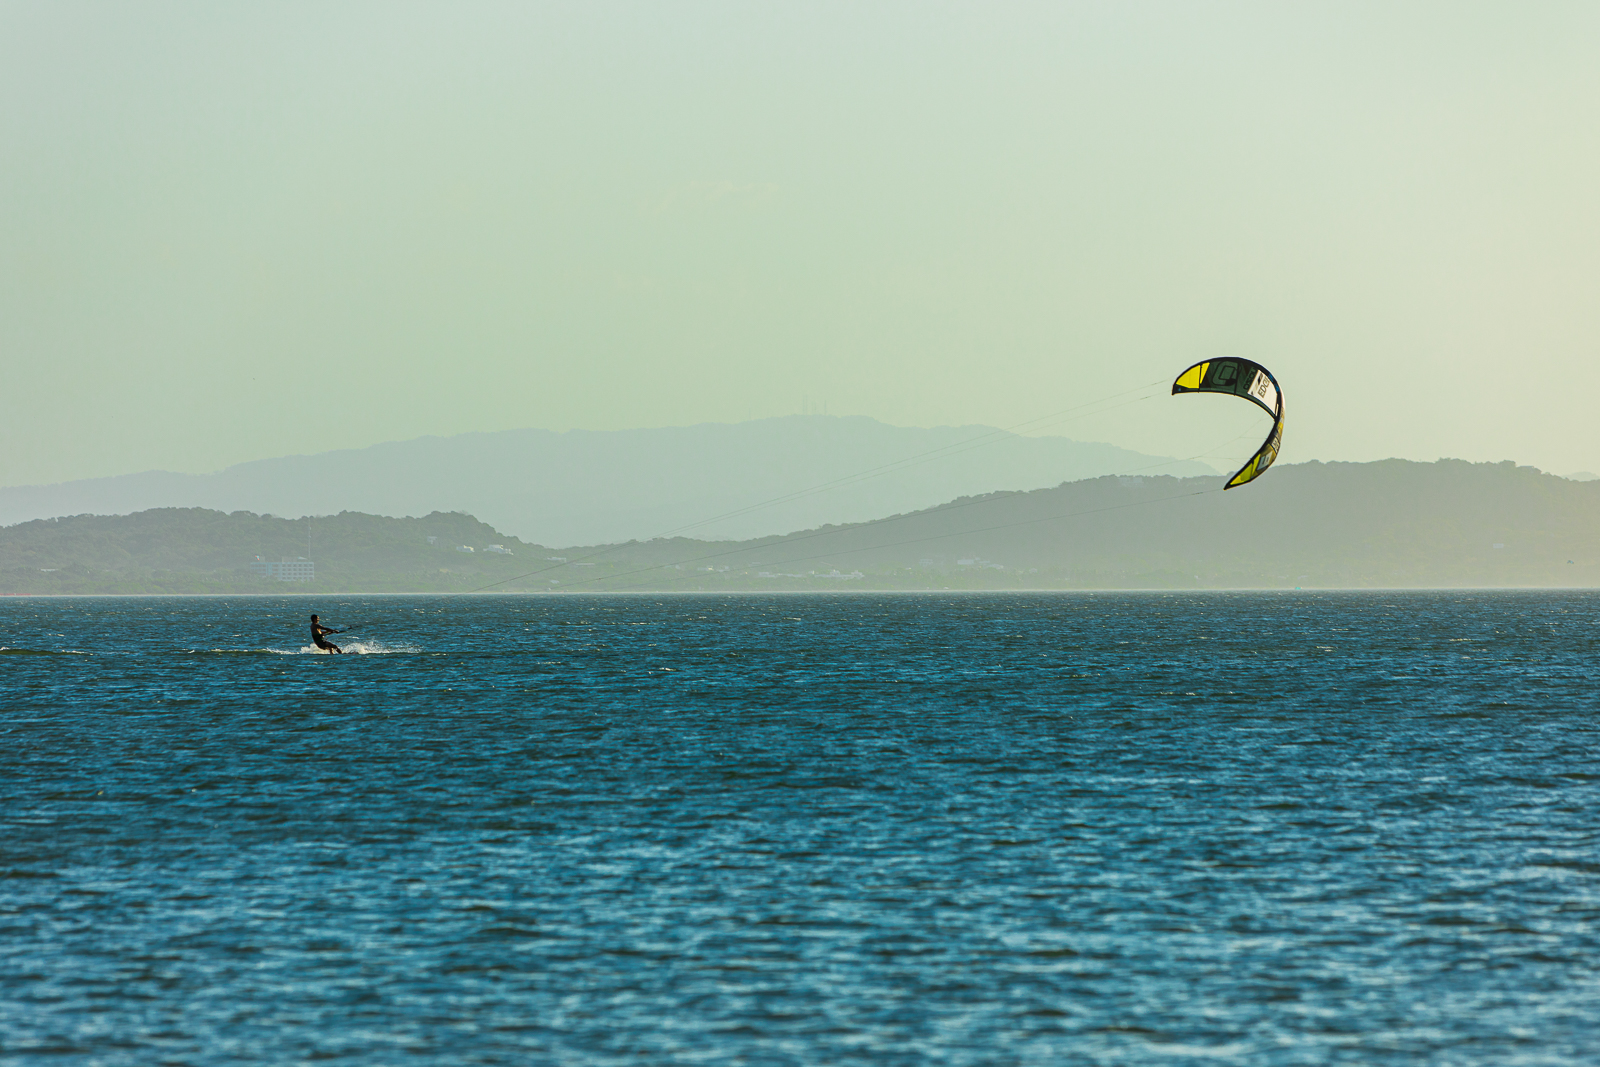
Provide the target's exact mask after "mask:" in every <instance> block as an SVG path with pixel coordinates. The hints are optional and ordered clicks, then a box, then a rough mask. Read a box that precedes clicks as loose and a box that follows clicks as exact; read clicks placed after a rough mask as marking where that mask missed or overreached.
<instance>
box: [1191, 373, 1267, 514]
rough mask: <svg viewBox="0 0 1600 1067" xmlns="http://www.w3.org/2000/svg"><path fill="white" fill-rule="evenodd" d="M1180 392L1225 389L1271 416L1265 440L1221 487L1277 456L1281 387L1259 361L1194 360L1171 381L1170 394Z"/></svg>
mask: <svg viewBox="0 0 1600 1067" xmlns="http://www.w3.org/2000/svg"><path fill="white" fill-rule="evenodd" d="M1179 393H1227V394H1229V395H1231V396H1239V397H1243V398H1244V399H1246V400H1248V401H1250V402H1251V403H1253V404H1257V405H1259V406H1260V408H1261V410H1263V411H1265V412H1266V413H1267V414H1268V415H1271V416H1272V429H1271V431H1270V432H1268V434H1267V439H1266V441H1264V442H1263V443H1262V445H1261V447H1260V448H1258V449H1256V454H1255V455H1253V456H1251V457H1250V461H1249V462H1248V463H1246V464H1245V465H1244V466H1242V467H1240V468H1239V470H1238V473H1236V474H1235V475H1234V476H1233V477H1232V478H1229V479H1228V484H1227V485H1225V486H1223V487H1222V488H1224V489H1232V488H1233V487H1234V486H1236V485H1243V484H1245V483H1246V482H1251V481H1254V480H1255V479H1257V478H1259V477H1261V476H1262V475H1263V474H1265V473H1266V471H1267V468H1268V467H1270V466H1272V461H1273V460H1275V459H1277V458H1278V449H1279V448H1280V447H1281V446H1282V445H1283V391H1282V390H1281V389H1279V388H1278V379H1276V378H1274V377H1273V376H1272V372H1271V371H1269V370H1267V368H1265V367H1263V366H1262V365H1261V364H1259V363H1253V362H1251V361H1250V360H1248V359H1211V360H1206V361H1205V362H1203V363H1196V364H1195V365H1194V366H1192V367H1190V368H1189V369H1188V370H1186V371H1184V372H1183V373H1182V374H1180V375H1178V380H1177V381H1175V382H1173V383H1172V395H1173V396H1177V395H1178V394H1179Z"/></svg>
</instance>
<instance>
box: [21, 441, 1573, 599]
mask: <svg viewBox="0 0 1600 1067" xmlns="http://www.w3.org/2000/svg"><path fill="white" fill-rule="evenodd" d="M1221 484H1222V480H1221V479H1219V478H1186V479H1184V478H1166V477H1156V478H1140V477H1122V478H1118V477H1107V478H1096V479H1090V480H1087V481H1079V482H1071V483H1067V484H1065V485H1062V486H1059V487H1057V488H1054V489H1042V490H1036V491H1033V492H1017V493H995V494H990V495H988V496H982V497H968V498H963V499H960V500H955V501H951V502H950V503H948V504H944V505H941V506H940V507H937V508H932V509H928V510H925V511H919V512H913V513H908V514H904V515H896V516H887V517H885V518H883V519H879V520H876V521H873V522H867V523H855V524H850V525H844V526H830V527H823V528H820V529H817V530H811V531H807V532H804V533H801V534H796V535H791V536H787V537H769V538H758V539H755V540H750V541H736V542H735V541H725V542H707V541H696V540H691V539H688V538H672V539H658V540H653V541H647V542H628V543H624V544H619V545H610V546H594V547H589V548H563V549H560V550H556V549H551V548H547V547H543V546H538V545H528V544H524V543H523V542H521V541H518V540H517V539H516V538H513V537H509V536H507V535H504V534H501V533H499V532H497V531H496V530H494V529H493V528H492V527H490V526H488V525H486V524H484V523H482V522H479V521H478V520H476V519H474V518H472V517H471V516H468V515H463V514H459V513H450V514H445V513H438V512H436V513H434V514H432V515H428V516H426V517H423V518H415V519H412V518H407V519H394V518H382V517H379V516H373V515H365V514H359V513H355V512H343V513H341V514H338V515H334V516H328V517H323V518H316V519H295V520H287V519H278V518H273V517H271V516H258V515H254V514H251V513H248V512H234V513H232V514H223V513H221V512H216V511H206V510H202V509H160V510H154V511H145V512H140V513H138V514H135V515H129V516H122V517H105V516H89V515H81V516H75V517H72V518H66V519H57V520H45V521H35V522H28V523H22V524H19V525H16V526H11V527H7V528H4V529H0V592H10V593H48V592H61V593H94V592H252V591H254V592H278V593H282V592H293V591H299V590H304V591H307V592H322V591H339V590H345V591H351V592H357V591H395V592H403V591H415V592H426V591H467V590H472V589H478V588H481V587H485V586H491V585H492V586H493V587H494V588H496V589H499V590H508V591H510V590H533V589H544V590H550V589H556V590H580V591H598V590H652V589H658V590H692V589H704V590H735V589H863V588H877V589H946V588H950V589H958V588H972V589H995V588H1000V589H1005V588H1011V589H1017V588H1039V589H1075V588H1172V589H1183V588H1191V589H1192V588H1283V587H1291V588H1292V587H1297V586H1298V587H1306V588H1318V587H1320V588H1372V587H1474V586H1477V587H1506V586H1584V587H1587V586H1600V482H1575V481H1569V480H1567V479H1564V478H1557V477H1554V476H1552V475H1547V474H1542V473H1540V472H1539V471H1537V470H1534V469H1533V468H1530V467H1517V466H1515V465H1514V464H1510V463H1500V464H1488V463H1479V464H1472V463H1464V462H1460V461H1454V460H1443V461H1440V462H1438V463H1411V462H1406V461H1402V460H1386V461H1383V462H1380V463H1329V464H1322V463H1305V464H1299V465H1293V466H1289V465H1286V466H1282V467H1279V468H1276V469H1274V470H1273V471H1272V472H1271V473H1270V474H1269V475H1268V476H1266V477H1264V478H1262V479H1260V480H1259V481H1257V482H1255V483H1253V484H1251V485H1249V486H1245V487H1243V488H1240V489H1236V490H1232V491H1229V492H1226V493H1224V492H1221V491H1220V487H1221ZM430 538H431V539H432V540H431V541H430ZM494 545H499V546H501V547H502V548H503V549H504V550H505V551H504V552H494V551H491V546H494ZM466 548H471V549H473V551H472V552H466V551H464V549H466ZM257 556H261V557H264V558H266V559H268V560H276V559H283V558H288V559H295V558H300V557H305V558H309V559H311V560H314V561H315V564H316V580H315V581H314V582H310V583H286V582H280V581H278V580H277V579H275V578H263V577H259V576H256V575H253V574H251V573H250V561H251V560H253V559H255V558H256V557H257Z"/></svg>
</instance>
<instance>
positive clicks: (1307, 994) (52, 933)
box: [0, 591, 1600, 1067]
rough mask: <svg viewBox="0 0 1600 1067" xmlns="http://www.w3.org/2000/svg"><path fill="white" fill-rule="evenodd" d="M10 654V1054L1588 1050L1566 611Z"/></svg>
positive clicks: (186, 621) (1319, 598)
mask: <svg viewBox="0 0 1600 1067" xmlns="http://www.w3.org/2000/svg"><path fill="white" fill-rule="evenodd" d="M313 611H316V612H319V613H320V614H321V615H322V617H323V621H324V622H325V623H327V624H329V625H333V626H351V627H352V631H351V633H350V634H347V635H343V636H339V637H335V638H333V640H335V641H338V642H341V643H344V644H345V645H346V648H347V653H348V654H346V655H342V656H331V655H322V654H312V653H314V651H315V650H314V649H312V648H311V647H310V645H309V634H308V622H307V616H308V615H309V614H310V613H311V612H313ZM0 645H4V646H6V647H5V648H4V649H0V731H3V745H0V1062H4V1063H6V1064H35V1063H38V1064H45V1063H49V1064H94V1065H123V1064H127V1065H134V1064H138V1065H145V1064H218V1065H220V1064H240V1063H284V1064H299V1063H310V1062H312V1061H321V1060H332V1061H336V1062H340V1063H348V1064H441V1065H442V1064H452V1065H453V1064H583V1065H591V1064H601V1065H604V1064H621V1063H627V1064H641V1063H643V1064H760V1065H765V1064H828V1065H835V1064H863V1065H865V1064H873V1065H883V1064H890V1065H894V1064H960V1065H969V1064H970V1065H979V1064H983V1065H990V1064H1107V1065H1112V1064H1115V1065H1142V1064H1163V1065H1173V1064H1189V1063H1197V1064H1199V1063H1227V1064H1247V1065H1254V1064H1261V1065H1268V1064H1271V1065H1278V1064H1285V1065H1287V1064H1366V1065H1370V1064H1441V1065H1442V1064H1450V1065H1458V1064H1486V1065H1487V1064H1493V1065H1497V1067H1503V1065H1518V1064H1593V1063H1596V1062H1600V848H1597V846H1600V724H1597V712H1600V594H1597V593H1595V592H1548V591H1540V592H1361V593H1317V592H1309V591H1308V592H1271V593H1201V594H1194V593H1172V594H1166V593H1138V594H1135V593H1083V594H1037V595H1034V594H972V595H960V594H922V595H877V594H835V595H737V596H721V595H693V594H684V595H631V596H628V595H617V596H577V595H556V594H550V595H527V596H478V597H427V596H417V597H402V596H389V597H356V596H324V597H302V596H284V597H216V598H141V597H125V598H60V599H44V598H5V599H3V600H0Z"/></svg>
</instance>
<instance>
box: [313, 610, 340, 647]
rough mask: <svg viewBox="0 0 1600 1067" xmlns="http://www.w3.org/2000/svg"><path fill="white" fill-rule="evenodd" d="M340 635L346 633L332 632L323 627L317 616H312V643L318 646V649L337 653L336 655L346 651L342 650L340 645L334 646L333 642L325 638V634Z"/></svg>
mask: <svg viewBox="0 0 1600 1067" xmlns="http://www.w3.org/2000/svg"><path fill="white" fill-rule="evenodd" d="M339 633H344V631H343V630H330V629H328V627H326V626H324V625H322V624H321V623H320V622H318V621H317V617H316V616H315V615H313V616H311V643H312V644H314V645H316V646H317V647H318V648H325V649H327V650H328V651H329V652H335V653H338V652H343V651H344V649H342V648H340V647H339V646H338V645H336V644H334V643H333V642H332V641H329V640H328V639H327V638H326V637H324V636H323V634H339Z"/></svg>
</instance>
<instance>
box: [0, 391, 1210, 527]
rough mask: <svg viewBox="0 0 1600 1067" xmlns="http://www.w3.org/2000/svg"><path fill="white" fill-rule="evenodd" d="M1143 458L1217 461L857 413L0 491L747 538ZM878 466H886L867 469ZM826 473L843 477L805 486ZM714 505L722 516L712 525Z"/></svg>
mask: <svg viewBox="0 0 1600 1067" xmlns="http://www.w3.org/2000/svg"><path fill="white" fill-rule="evenodd" d="M1152 467H1158V468H1160V469H1163V470H1170V471H1172V472H1174V473H1179V474H1196V475H1198V474H1210V473H1214V471H1213V470H1212V468H1211V467H1209V466H1208V465H1207V464H1204V463H1198V462H1195V461H1192V460H1189V461H1180V460H1173V459H1170V458H1168V457H1160V456H1149V455H1145V454H1142V453H1138V452H1132V451H1129V450H1127V449H1122V448H1117V447H1116V446H1113V445H1106V444H1098V443H1093V442H1082V441H1073V440H1071V439H1069V438H1064V437H1021V436H1019V435H1016V434H1012V433H1010V432H1008V431H1005V430H999V429H996V428H994V427H986V426H964V427H933V428H919V427H894V426H889V425H888V424H886V423H881V422H878V421H877V420H875V419H869V418H866V417H864V416H820V415H796V416H786V417H783V418H776V419H758V420H753V421H750V422H744V423H700V424H698V425H695V426H688V427H661V428H656V429H651V430H618V431H591V430H569V431H563V432H559V433H558V432H556V431H550V430H503V431H495V432H492V433H471V434H457V435H453V436H450V437H419V438H413V439H411V440H408V441H391V442H385V443H382V444H378V445H372V446H369V447H367V448H362V449H343V450H338V451H334V452H326V453H318V454H312V455H300V456H281V457H277V458H274V459H266V460H254V461H251V462H249V463H242V464H236V465H234V466H232V467H229V468H226V469H225V470H223V471H219V472H216V473H213V474H206V475H189V474H175V473H172V472H166V471H146V472H142V473H139V474H130V475H119V476H116V477H112V478H99V479H83V480H80V481H76V482H67V483H58V484H56V485H51V486H16V487H11V488H5V489H0V525H14V524H16V523H18V522H24V521H28V520H31V519H36V518H52V517H60V516H64V515H75V514H130V513H133V512H136V511H144V510H149V509H151V508H158V507H205V508H211V509H214V510H218V511H223V512H232V511H238V510H248V511H254V512H264V513H269V514H274V515H283V516H288V517H300V516H304V515H316V514H330V513H336V512H338V511H344V510H356V511H365V512H370V513H374V514H383V515H395V516H402V515H403V516H413V517H415V516H420V515H425V514H429V513H431V512H434V511H442V512H450V511H463V512H467V513H470V514H473V515H476V516H478V517H480V518H482V519H483V520H484V521H486V522H489V523H491V524H493V525H494V526H496V527H497V528H498V529H500V530H503V531H505V532H507V533H511V534H515V535H517V536H518V537H521V538H524V539H527V540H529V541H537V542H541V543H545V544H556V545H571V544H585V543H595V542H601V541H612V540H626V539H628V538H630V537H631V538H648V537H651V536H655V535H658V534H663V533H666V532H669V531H679V530H685V529H691V528H692V529H694V530H695V531H696V532H697V533H699V534H701V535H703V536H708V537H717V538H745V537H756V536H762V535H766V534H773V533H784V532H788V531H792V530H800V529H808V528H810V527H813V526H819V525H822V524H824V523H830V522H832V523H839V522H852V521H864V520H867V519H872V518H876V517H878V516H880V515H882V514H884V513H885V512H888V511H907V510H915V509H917V508H924V507H930V506H933V505H935V504H938V503H940V502H942V501H945V500H949V499H951V498H952V497H956V496H961V495H966V494H971V493H976V492H988V491H992V490H998V489H1036V488H1044V487H1046V486H1051V485H1058V484H1060V483H1061V482H1064V481H1072V480H1078V479H1081V478H1085V477H1093V476H1096V475H1100V474H1106V473H1116V472H1120V471H1125V470H1129V469H1137V468H1152ZM877 468H886V469H884V470H881V471H877V473H873V472H874V470H875V469H877ZM829 483H841V484H835V485H833V487H832V488H830V489H829V490H827V491H826V492H816V491H814V490H815V487H817V486H819V485H825V484H829ZM786 497H787V498H789V499H782V498H786ZM775 498H778V502H777V503H776V504H773V503H770V502H771V501H773V500H774V499H775ZM730 513H731V514H730ZM713 516H726V517H724V518H721V519H720V521H715V522H707V521H706V520H707V519H708V518H711V517H713Z"/></svg>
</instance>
